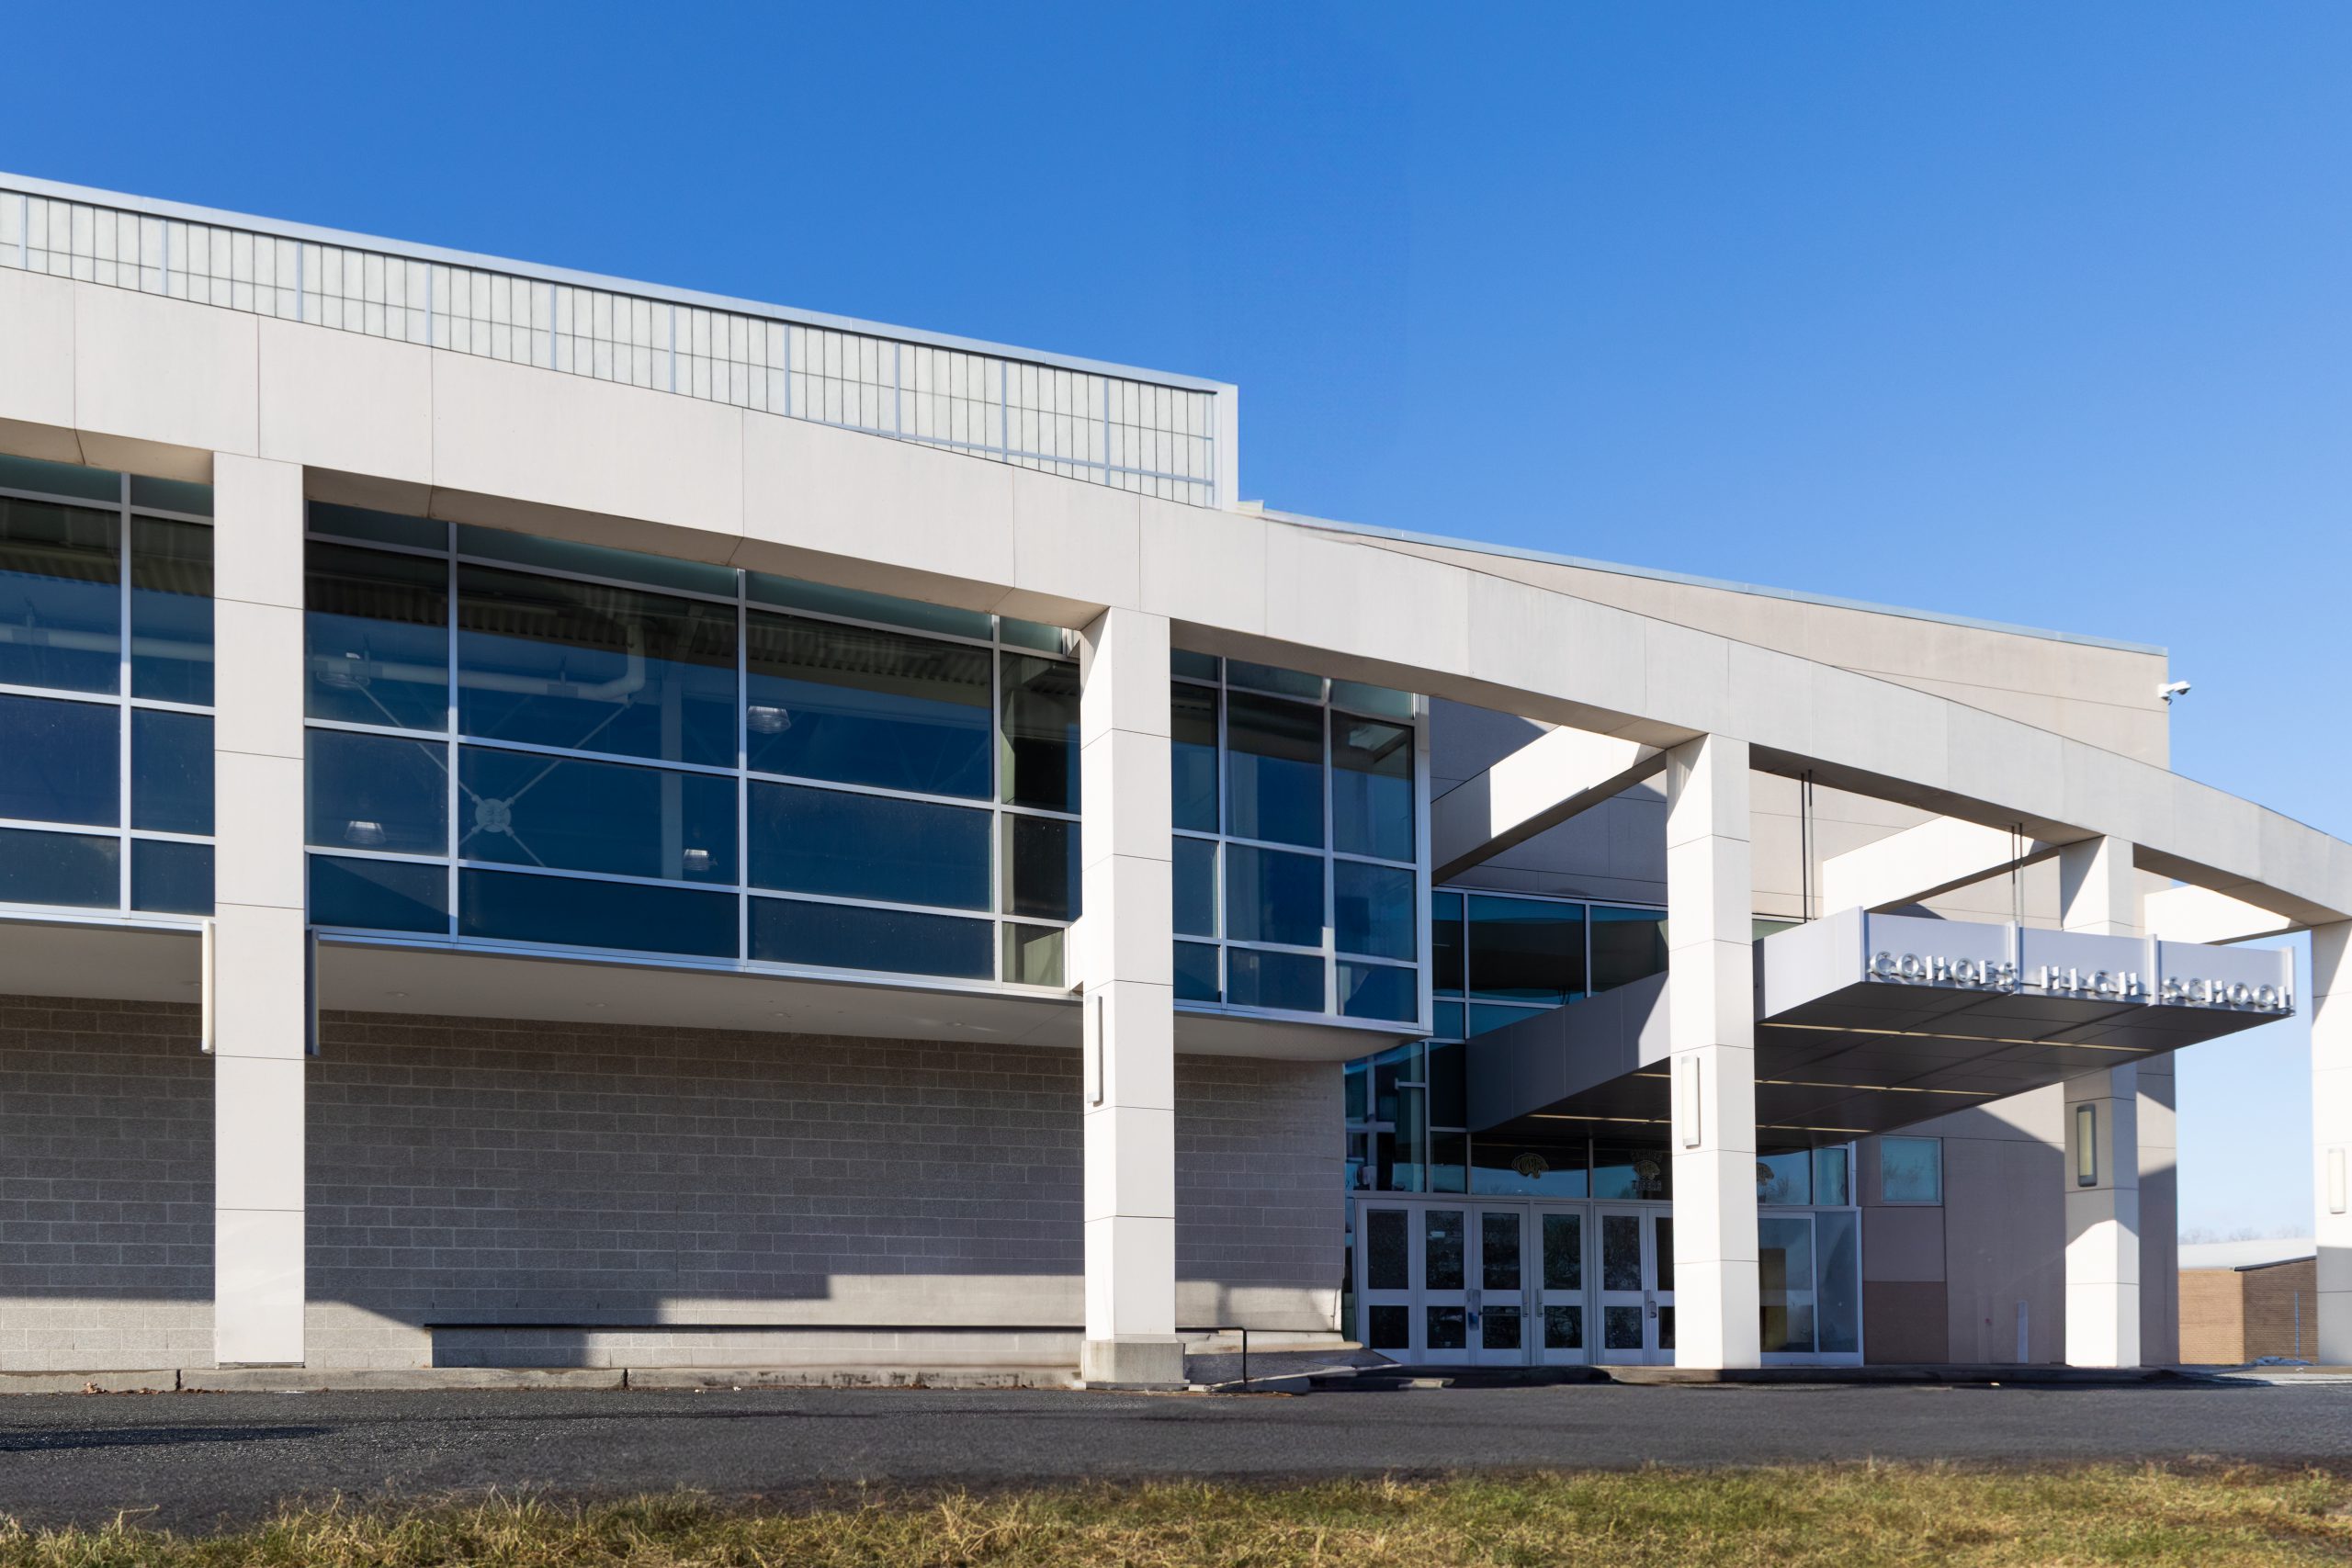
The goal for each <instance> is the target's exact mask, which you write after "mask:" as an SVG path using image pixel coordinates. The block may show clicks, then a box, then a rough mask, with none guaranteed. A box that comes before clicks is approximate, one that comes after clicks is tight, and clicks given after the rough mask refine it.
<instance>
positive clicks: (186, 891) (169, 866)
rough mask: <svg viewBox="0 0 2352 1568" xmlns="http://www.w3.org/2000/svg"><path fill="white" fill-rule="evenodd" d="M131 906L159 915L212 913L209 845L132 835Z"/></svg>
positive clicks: (210, 849)
mask: <svg viewBox="0 0 2352 1568" xmlns="http://www.w3.org/2000/svg"><path fill="white" fill-rule="evenodd" d="M130 907H131V908H134V909H146V910H150V911H152V912H153V913H156V914H162V915H209V914H210V913H212V846H211V845H210V844H167V843H164V842H162V841H161V840H154V839H133V840H131V841H130Z"/></svg>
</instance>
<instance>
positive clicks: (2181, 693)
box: [2156, 681, 2188, 702]
mask: <svg viewBox="0 0 2352 1568" xmlns="http://www.w3.org/2000/svg"><path fill="white" fill-rule="evenodd" d="M2156 695H2158V696H2160V697H2162V698H2164V700H2165V701H2166V702H2170V701H2172V700H2173V698H2175V697H2185V696H2187V695H2188V682H2186V681H2166V682H2165V683H2164V684H2163V685H2161V686H2158V687H2157V688H2156Z"/></svg>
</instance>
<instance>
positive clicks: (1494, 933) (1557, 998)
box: [1469, 895, 1584, 1007]
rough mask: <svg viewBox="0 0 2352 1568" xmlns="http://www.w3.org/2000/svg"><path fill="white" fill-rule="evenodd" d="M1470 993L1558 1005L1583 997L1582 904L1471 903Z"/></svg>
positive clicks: (1510, 900)
mask: <svg viewBox="0 0 2352 1568" xmlns="http://www.w3.org/2000/svg"><path fill="white" fill-rule="evenodd" d="M1469 906H1470V919H1469V947H1470V994H1471V996H1473V997H1475V998H1484V999H1486V1000H1487V1001H1497V1002H1536V1003H1541V1004H1543V1005H1544V1006H1548V1007H1557V1006H1559V1005H1560V1004H1561V1003H1562V1002H1565V1001H1566V1000H1567V999H1568V998H1571V997H1577V996H1581V995H1583V994H1584V906H1583V905H1581V904H1553V903H1547V902H1544V901H1542V900H1539V899H1531V898H1490V897H1482V896H1477V895H1473V896H1472V897H1471V898H1470V900H1469Z"/></svg>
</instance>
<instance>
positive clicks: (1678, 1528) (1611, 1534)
mask: <svg viewBox="0 0 2352 1568" xmlns="http://www.w3.org/2000/svg"><path fill="white" fill-rule="evenodd" d="M2347 1499H2352V1483H2347V1482H2346V1481H2345V1480H2342V1479H2339V1478H2337V1477H2335V1476H2332V1475H2326V1474H2321V1473H2318V1472H2277V1471H2259V1470H2252V1469H2230V1468H2224V1467H2212V1468H2204V1469H2186V1470H2183V1469H2163V1468H2156V1467H2149V1468H2143V1469H2124V1468H2115V1467H2108V1468H2086V1469H2070V1470H2052V1471H2038V1472H2037V1471H1988V1470H1960V1469H1946V1468H1937V1467H1931V1468H1920V1467H1916V1466H1912V1467H1900V1466H1898V1467H1889V1466H1835V1467H1831V1466H1820V1467H1802V1468H1788V1469H1761V1470H1748V1471H1735V1472H1701V1473H1679V1472H1668V1471H1657V1470H1652V1471H1641V1472H1632V1473H1624V1474H1583V1473H1579V1474H1569V1475H1534V1476H1523V1477H1517V1478H1493V1477H1487V1478H1455V1479H1447V1480H1436V1481H1429V1482H1401V1481H1381V1482H1348V1483H1329V1484H1323V1485H1311V1486H1291V1487H1280V1488H1252V1487H1241V1486H1224V1485H1212V1484H1185V1485H1169V1484H1161V1485H1146V1486H1135V1487H1112V1486H1091V1487H1081V1488H1074V1489H1061V1490H1050V1491H1035V1492H1026V1493H1009V1494H1001V1495H949V1496H944V1497H932V1498H928V1499H914V1498H897V1499H885V1500H880V1501H876V1500H872V1499H867V1500H864V1501H859V1500H856V1499H854V1498H853V1499H847V1500H843V1501H839V1502H835V1503H831V1504H820V1505H817V1506H805V1507H798V1508H792V1509H784V1508H774V1507H760V1506H728V1505H722V1504H719V1503H717V1502H714V1501H712V1500H710V1499H707V1498H702V1497H696V1496H692V1495H678V1496H667V1497H651V1498H640V1499H637V1500H634V1501H630V1502H625V1503H615V1504H599V1505H587V1506H565V1505H559V1504H555V1503H550V1502H545V1501H537V1500H530V1499H525V1500H514V1499H492V1500H490V1501H486V1502H477V1503H468V1504H449V1505H441V1506H419V1507H410V1508H398V1509H384V1508H365V1507H356V1506H348V1505H338V1506H329V1507H322V1508H311V1509H301V1510H293V1511H288V1512H287V1513H285V1514H283V1515H281V1516H280V1517H277V1518H276V1519H273V1520H271V1521H269V1522H268V1523H266V1524H263V1525H259V1526H256V1527H254V1528H251V1529H244V1530H242V1531H238V1532H234V1533H230V1534H224V1535H218V1536H209V1537H184V1536H175V1535H170V1534H164V1533H161V1532H155V1531H150V1530H146V1529H140V1528H138V1527H136V1526H135V1525H119V1526H117V1527H114V1528H109V1529H98V1530H83V1529H61V1530H43V1529H26V1528H22V1527H20V1526H17V1525H15V1524H13V1523H0V1568H16V1565H19V1564H21V1565H27V1568H30V1565H33V1564H39V1565H40V1568H134V1565H135V1568H146V1565H149V1564H165V1563H168V1564H175V1565H178V1564H187V1565H196V1564H203V1565H207V1568H212V1565H225V1564H232V1563H233V1564H244V1563H267V1564H288V1565H293V1564H301V1565H303V1568H312V1565H317V1568H362V1565H365V1568H379V1565H383V1568H392V1565H398V1568H410V1565H420V1568H421V1565H424V1564H441V1563H495V1564H502V1565H509V1568H554V1565H559V1564H560V1565H561V1568H607V1565H619V1564H628V1565H630V1568H657V1565H669V1564H696V1565H703V1564H708V1565H712V1568H717V1565H722V1564H724V1565H729V1568H736V1565H741V1568H786V1565H787V1564H788V1565H791V1568H852V1565H858V1568H864V1565H868V1564H894V1565H896V1564H921V1565H923V1568H963V1565H966V1564H971V1565H987V1568H997V1565H1002V1568H1028V1565H1031V1564H1045V1563H1122V1564H1139V1565H1149V1568H1190V1565H1193V1564H1217V1565H1220V1568H1251V1565H1261V1564H1277V1563H1280V1564H1290V1563H1307V1564H1319V1563H1329V1564H1331V1565H1333V1568H1359V1565H1362V1568H1374V1565H1389V1564H1397V1565H1404V1568H1424V1565H1435V1564H1453V1563H1480V1564H1485V1563H1513V1564H1516V1563H1581V1562H1590V1563H1595V1564H1603V1563H1605V1564H1609V1565H1610V1568H1653V1565H1657V1564H1666V1563H1707V1564H1710V1565H1724V1568H1734V1565H1743V1564H1756V1565H1758V1568H1761V1565H1765V1564H1770V1565H1771V1568H1803V1565H1805V1564H1812V1563H1831V1562H1834V1563H1838V1564H1881V1563H1904V1564H1912V1563H1921V1564H1924V1563H1934V1564H1938V1565H1943V1564H1957V1565H1977V1564H2000V1565H2008V1564H2018V1563H2100V1562H2129V1563H2195V1564H2200V1565H2205V1564H2219V1563H2271V1562H2346V1561H2352V1516H2347V1515H2346V1514H2345V1513H2344V1512H2343V1510H2344V1509H2345V1508H2346V1502H2347Z"/></svg>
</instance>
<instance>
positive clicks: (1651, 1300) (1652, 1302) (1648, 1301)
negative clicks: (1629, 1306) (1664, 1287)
mask: <svg viewBox="0 0 2352 1568" xmlns="http://www.w3.org/2000/svg"><path fill="white" fill-rule="evenodd" d="M1642 1304H1643V1305H1644V1306H1645V1307H1647V1308H1649V1310H1650V1315H1651V1316H1652V1317H1656V1316H1657V1297H1656V1296H1650V1295H1645V1296H1644V1297H1643V1298H1642Z"/></svg>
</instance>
